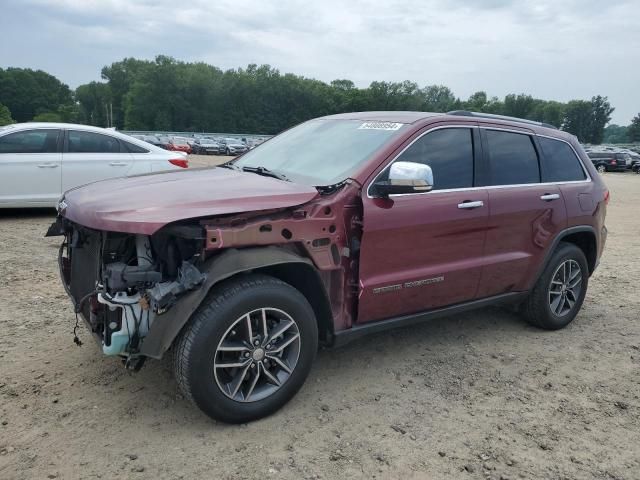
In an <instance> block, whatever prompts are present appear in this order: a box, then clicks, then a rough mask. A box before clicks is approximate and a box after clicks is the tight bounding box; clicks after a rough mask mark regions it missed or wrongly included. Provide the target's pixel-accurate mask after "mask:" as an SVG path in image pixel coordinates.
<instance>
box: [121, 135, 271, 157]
mask: <svg viewBox="0 0 640 480" xmlns="http://www.w3.org/2000/svg"><path fill="white" fill-rule="evenodd" d="M131 136H132V137H133V138H136V139H138V140H142V141H143V142H147V143H150V144H151V145H155V146H156V147H160V148H163V149H165V150H172V151H177V152H185V153H188V154H190V153H194V154H197V155H230V156H236V155H240V154H242V153H245V152H247V151H249V150H251V149H252V148H254V147H255V146H257V145H258V144H259V143H258V142H253V141H249V140H247V139H240V140H239V139H237V138H232V137H222V138H218V137H216V138H214V137H193V138H189V137H179V136H162V135H158V136H156V135H131ZM260 143H261V142H260Z"/></svg>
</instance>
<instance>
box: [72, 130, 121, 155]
mask: <svg viewBox="0 0 640 480" xmlns="http://www.w3.org/2000/svg"><path fill="white" fill-rule="evenodd" d="M68 138H69V140H68V145H69V147H68V148H69V153H120V142H119V141H118V139H117V138H115V137H111V136H109V135H102V134H100V133H94V132H81V131H77V130H69V133H68Z"/></svg>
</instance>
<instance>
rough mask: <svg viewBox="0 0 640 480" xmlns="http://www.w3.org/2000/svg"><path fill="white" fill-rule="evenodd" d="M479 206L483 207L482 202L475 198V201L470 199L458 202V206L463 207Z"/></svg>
mask: <svg viewBox="0 0 640 480" xmlns="http://www.w3.org/2000/svg"><path fill="white" fill-rule="evenodd" d="M480 207H484V202H483V201H482V200H476V201H475V202H472V201H470V200H465V201H464V202H462V203H459V204H458V208H464V209H473V208H480Z"/></svg>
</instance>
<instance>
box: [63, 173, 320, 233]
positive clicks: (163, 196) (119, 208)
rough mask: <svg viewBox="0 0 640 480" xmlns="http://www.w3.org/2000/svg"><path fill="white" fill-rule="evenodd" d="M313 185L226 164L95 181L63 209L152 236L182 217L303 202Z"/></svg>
mask: <svg viewBox="0 0 640 480" xmlns="http://www.w3.org/2000/svg"><path fill="white" fill-rule="evenodd" d="M317 194H318V192H317V190H316V189H315V188H314V187H311V186H307V185H301V184H298V183H292V182H285V181H282V180H278V179H275V178H270V177H263V176H260V175H257V174H255V173H248V172H239V171H236V170H231V169H227V168H213V169H189V170H184V171H174V172H169V173H157V174H153V175H141V176H137V177H128V178H115V179H111V180H104V181H101V182H96V183H90V184H88V185H84V186H82V187H77V188H74V189H72V190H69V191H68V192H66V193H65V195H64V197H63V201H62V202H61V204H60V205H58V210H59V212H60V214H61V215H62V216H64V217H65V218H67V219H69V220H71V221H73V222H75V223H78V224H80V225H84V226H85V227H89V228H93V229H96V230H106V231H112V232H128V233H140V234H146V235H151V234H153V233H154V232H156V231H157V230H159V229H160V228H162V227H163V226H165V225H167V224H169V223H171V222H175V221H178V220H185V219H189V218H198V217H209V216H214V215H225V214H231V213H240V212H253V211H260V210H271V209H278V208H287V207H294V206H297V205H301V204H303V203H306V202H308V201H310V200H311V199H312V198H314V197H315V196H316V195H317Z"/></svg>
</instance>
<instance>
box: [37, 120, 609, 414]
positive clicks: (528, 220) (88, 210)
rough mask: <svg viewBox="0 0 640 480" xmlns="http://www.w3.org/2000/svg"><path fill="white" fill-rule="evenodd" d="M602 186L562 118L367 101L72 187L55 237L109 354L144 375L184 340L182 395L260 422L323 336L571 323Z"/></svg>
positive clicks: (596, 229)
mask: <svg viewBox="0 0 640 480" xmlns="http://www.w3.org/2000/svg"><path fill="white" fill-rule="evenodd" d="M123 193H124V194H123ZM608 199H609V192H608V190H607V188H606V187H605V185H604V183H603V182H602V179H601V178H600V175H598V174H597V172H596V170H595V168H594V166H593V164H592V163H591V161H590V160H589V157H587V155H586V154H585V152H584V150H583V149H582V147H581V146H580V144H579V143H578V141H577V140H576V138H575V137H573V136H572V135H569V134H567V133H564V132H561V131H559V130H556V129H554V128H550V127H548V126H545V125H542V124H539V123H535V122H530V121H526V120H519V119H514V118H506V117H496V116H490V115H483V114H476V113H471V112H460V111H457V112H450V113H449V114H435V113H424V112H362V113H350V114H342V115H333V116H328V117H323V118H320V119H315V120H310V121H308V122H305V123H303V124H301V125H299V126H297V127H295V128H292V129H290V130H288V131H286V132H284V133H282V134H280V135H278V136H277V137H274V138H273V139H271V140H269V142H266V143H265V144H263V145H261V146H260V147H258V148H256V149H254V150H251V151H249V152H247V153H246V154H245V155H243V156H242V157H240V158H239V159H237V160H234V161H232V162H230V163H227V164H225V165H223V166H222V167H220V168H215V169H209V170H192V171H188V170H187V171H183V172H175V173H174V172H171V173H163V174H159V175H147V176H140V177H134V178H122V179H115V180H107V181H104V182H98V183H93V184H90V185H88V186H85V187H80V188H77V189H74V190H71V191H69V192H67V193H66V194H65V196H64V198H63V199H62V201H61V202H60V205H59V208H58V211H59V217H58V219H57V220H56V222H55V223H54V225H52V227H51V228H50V230H49V232H48V234H49V235H56V234H57V235H64V241H63V244H62V247H61V250H60V252H61V254H60V268H61V275H62V280H63V283H64V285H65V288H66V289H67V292H68V293H69V296H70V297H71V299H72V301H73V303H74V305H75V309H76V311H77V312H78V313H79V314H80V316H81V317H83V318H84V320H85V321H86V323H87V325H88V328H89V329H90V330H91V332H92V333H93V334H94V335H95V336H96V338H97V339H98V341H99V344H100V345H101V348H102V350H103V352H104V353H106V354H108V355H120V356H122V357H123V358H124V359H125V364H126V366H127V367H129V368H132V369H137V368H140V367H141V365H142V363H143V361H144V360H145V359H146V358H156V359H157V358H160V357H162V356H163V355H164V354H165V353H166V352H167V351H168V350H169V349H171V351H172V355H173V356H174V365H175V375H176V378H177V382H178V384H179V385H180V387H181V389H182V390H183V392H184V394H185V395H186V397H187V398H189V399H191V400H192V401H193V402H194V403H195V404H196V405H197V406H198V407H200V408H201V409H202V410H203V411H204V412H206V413H207V414H208V415H210V416H211V417H214V418H216V419H220V420H223V421H227V422H246V421H249V420H252V419H256V418H260V417H263V416H265V415H268V414H270V413H272V412H274V411H275V410H277V409H278V408H280V407H281V406H282V405H284V404H285V403H286V402H287V401H288V400H289V399H290V398H291V397H292V396H293V395H294V394H295V393H296V392H297V391H298V389H299V388H300V387H301V386H302V384H303V382H304V380H305V378H306V377H307V374H308V373H309V370H310V368H311V363H312V361H313V359H314V357H315V354H316V351H317V349H318V347H319V346H320V345H324V346H332V345H337V344H341V343H344V342H346V341H348V340H352V339H354V338H358V337H361V336H362V335H365V334H368V333H372V332H380V331H383V330H387V329H389V328H393V327H400V326H407V325H411V324H415V323H416V322H422V321H426V320H429V319H432V318H435V317H441V316H444V315H451V314H454V313H458V312H462V311H466V310H469V309H473V308H478V307H483V306H486V305H494V304H507V303H511V304H514V305H517V306H518V307H519V311H520V312H521V313H522V315H523V317H524V318H525V319H526V320H527V321H529V322H530V323H532V324H534V325H536V326H538V327H540V328H544V329H550V330H554V329H558V328H562V327H564V326H566V325H567V324H569V323H570V322H571V321H572V320H573V319H574V318H575V316H576V315H577V314H578V312H579V310H580V307H581V305H582V302H583V300H584V298H585V294H586V291H587V284H588V281H589V277H590V276H591V274H592V273H593V271H594V269H595V268H596V266H597V265H598V261H599V258H600V255H601V254H602V250H603V248H604V245H605V240H606V236H607V230H606V228H605V214H606V209H607V202H608ZM76 340H77V339H76Z"/></svg>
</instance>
